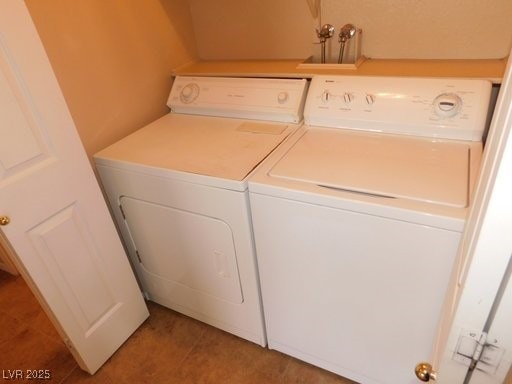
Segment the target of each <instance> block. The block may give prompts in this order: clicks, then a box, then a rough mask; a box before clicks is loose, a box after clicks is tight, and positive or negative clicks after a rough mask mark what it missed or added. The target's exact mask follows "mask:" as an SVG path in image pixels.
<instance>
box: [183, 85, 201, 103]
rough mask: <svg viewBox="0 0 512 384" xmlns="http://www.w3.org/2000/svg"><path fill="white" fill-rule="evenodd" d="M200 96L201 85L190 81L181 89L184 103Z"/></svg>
mask: <svg viewBox="0 0 512 384" xmlns="http://www.w3.org/2000/svg"><path fill="white" fill-rule="evenodd" d="M197 96H199V85H197V84H196V83H188V84H187V85H185V86H184V87H183V88H182V90H181V91H180V100H181V102H182V103H183V104H190V103H192V102H193V101H194V100H195V99H197Z"/></svg>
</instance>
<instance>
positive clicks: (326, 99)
mask: <svg viewBox="0 0 512 384" xmlns="http://www.w3.org/2000/svg"><path fill="white" fill-rule="evenodd" d="M330 99H331V92H329V91H328V90H327V89H326V90H325V91H323V92H322V94H321V95H320V100H322V103H324V104H327V103H328V102H329V100H330Z"/></svg>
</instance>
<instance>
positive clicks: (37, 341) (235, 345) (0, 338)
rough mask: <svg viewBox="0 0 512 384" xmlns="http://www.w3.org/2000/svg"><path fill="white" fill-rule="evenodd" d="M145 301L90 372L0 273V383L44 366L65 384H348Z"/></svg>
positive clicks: (20, 286) (19, 284)
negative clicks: (136, 324)
mask: <svg viewBox="0 0 512 384" xmlns="http://www.w3.org/2000/svg"><path fill="white" fill-rule="evenodd" d="M148 307H149V311H150V313H151V316H150V318H149V319H148V320H147V321H146V322H145V323H144V324H143V325H142V326H141V327H140V328H139V329H138V330H137V331H136V332H135V333H134V334H133V335H132V337H130V338H129V339H128V341H127V342H126V343H125V344H124V345H123V346H122V347H121V348H120V349H119V350H118V351H117V352H116V353H115V354H114V356H112V358H110V360H109V361H108V362H107V363H106V364H105V365H104V366H103V367H102V368H101V369H100V370H99V371H98V372H97V373H96V374H95V375H94V376H90V375H89V374H87V373H85V372H83V371H81V370H80V368H78V366H77V364H76V363H75V361H74V360H73V358H72V357H71V355H70V354H69V353H68V351H67V349H66V347H65V346H64V344H63V343H62V341H61V339H60V337H59V335H58V334H57V332H56V331H55V329H54V328H53V326H52V325H51V323H50V321H49V320H48V318H47V317H46V315H45V314H44V312H43V311H42V310H41V308H40V307H39V304H38V303H37V301H36V300H35V298H34V296H33V295H32V293H31V292H30V291H29V289H28V288H27V286H26V284H25V282H24V281H23V279H21V278H20V277H14V276H11V275H9V274H7V273H5V272H3V271H0V383H2V382H3V381H4V380H5V382H6V383H7V382H9V381H8V380H6V379H5V378H3V377H2V376H3V375H6V374H8V370H14V369H22V370H26V369H48V370H49V371H50V372H51V377H52V379H51V382H53V383H62V384H71V383H100V384H103V383H105V384H128V383H130V384H131V383H141V384H143V383H152V384H159V383H171V384H172V383H179V384H192V383H201V384H203V383H204V384H210V383H211V384H217V383H222V384H224V383H227V384H229V383H233V384H246V383H247V384H249V383H253V384H274V383H279V384H287V383H304V384H306V383H314V384H351V383H352V384H353V382H352V381H350V380H347V379H343V378H341V377H339V376H336V375H334V374H332V373H329V372H326V371H324V370H321V369H318V368H316V367H313V366H311V365H308V364H305V363H303V362H301V361H298V360H296V359H294V358H291V357H288V356H286V355H283V354H281V353H279V352H276V351H271V350H268V349H266V348H261V347H260V346H258V345H255V344H253V343H250V342H247V341H245V340H242V339H240V338H238V337H235V336H232V335H230V334H228V333H225V332H223V331H220V330H218V329H216V328H213V327H210V326H208V325H205V324H203V323H201V322H198V321H195V320H193V319H190V318H188V317H186V316H182V315H180V314H178V313H176V312H174V311H171V310H169V309H167V308H164V307H161V306H159V305H157V304H154V303H151V302H148ZM16 382H19V381H16ZM30 382H32V383H34V382H36V381H33V380H32V381H30ZM45 382H48V381H45Z"/></svg>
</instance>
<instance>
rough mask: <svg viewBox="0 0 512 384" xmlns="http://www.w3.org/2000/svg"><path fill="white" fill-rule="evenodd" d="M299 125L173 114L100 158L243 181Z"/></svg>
mask: <svg viewBox="0 0 512 384" xmlns="http://www.w3.org/2000/svg"><path fill="white" fill-rule="evenodd" d="M296 128H297V126H296V125H287V124H282V123H265V122H256V121H251V120H239V119H225V118H218V117H203V116H188V115H177V114H168V115H166V116H164V117H162V118H160V119H159V120H157V121H155V122H153V123H151V124H149V125H148V126H146V127H144V128H142V129H139V130H138V131H136V132H134V133H133V134H131V135H129V136H127V137H125V138H124V139H122V140H120V141H118V142H117V143H114V144H112V145H111V146H109V147H107V148H105V149H104V150H102V151H100V152H98V153H97V154H96V155H95V158H102V159H110V160H114V161H122V162H128V163H136V164H141V165H145V166H150V167H157V168H164V169H170V170H176V171H183V172H189V173H194V174H200V175H206V176H214V177H219V178H223V179H230V180H237V181H241V180H243V179H244V178H245V177H246V176H247V175H248V174H249V173H250V172H251V171H252V170H253V169H254V168H255V167H256V166H257V165H258V164H259V163H260V162H261V161H262V160H263V159H265V157H267V156H268V154H269V153H270V152H272V151H273V150H274V148H275V147H276V146H277V145H279V143H280V142H281V141H283V140H284V139H285V138H286V137H287V136H288V134H289V133H290V132H291V131H292V130H293V129H296Z"/></svg>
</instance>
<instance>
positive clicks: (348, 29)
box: [338, 24, 356, 64]
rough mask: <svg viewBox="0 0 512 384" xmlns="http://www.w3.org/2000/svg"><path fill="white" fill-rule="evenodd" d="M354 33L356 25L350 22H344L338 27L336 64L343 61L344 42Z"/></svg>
mask: <svg viewBox="0 0 512 384" xmlns="http://www.w3.org/2000/svg"><path fill="white" fill-rule="evenodd" d="M355 34H356V27H354V26H353V25H352V24H345V25H344V26H343V27H341V29H340V34H339V35H338V37H339V39H338V41H339V43H340V54H339V55H338V64H341V63H342V62H343V51H344V50H345V43H346V42H347V41H348V40H350V39H351V38H352V37H353V36H354V35H355Z"/></svg>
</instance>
